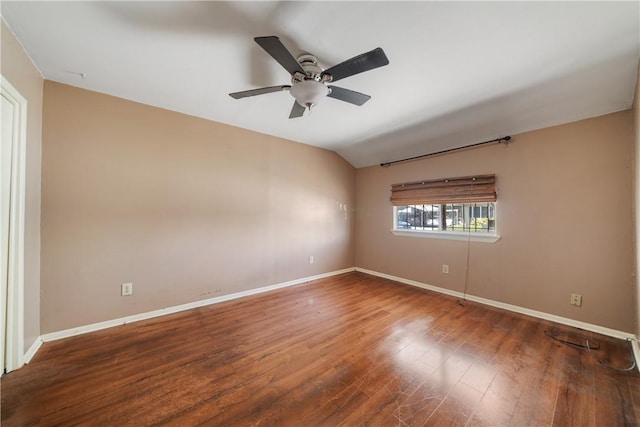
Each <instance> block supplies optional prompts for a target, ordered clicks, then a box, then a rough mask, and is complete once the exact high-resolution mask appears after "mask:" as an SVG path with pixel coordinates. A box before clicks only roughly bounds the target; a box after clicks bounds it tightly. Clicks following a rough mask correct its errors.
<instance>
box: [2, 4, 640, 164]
mask: <svg viewBox="0 0 640 427" xmlns="http://www.w3.org/2000/svg"><path fill="white" fill-rule="evenodd" d="M0 7H1V13H2V17H3V19H4V20H5V22H6V23H7V25H8V26H9V27H10V28H11V30H12V31H13V32H14V34H15V35H16V37H17V38H18V39H19V40H20V42H21V43H22V44H23V46H24V48H25V50H26V51H27V53H28V54H29V55H30V56H31V58H32V60H33V61H34V63H35V64H36V66H37V67H38V68H39V69H40V71H41V72H42V74H43V75H44V77H45V78H46V79H49V80H53V81H57V82H61V83H66V84H69V85H73V86H77V87H80V88H85V89H89V90H93V91H98V92H102V93H106V94H110V95H114V96H118V97H122V98H126V99H130V100H133V101H137V102H141V103H144V104H149V105H153V106H157V107H161V108H165V109H169V110H173V111H178V112H182V113H186V114H190V115H193V116H198V117H202V118H206V119H210V120H214V121H218V122H222V123H227V124H230V125H234V126H239V127H242V128H246V129H250V130H253V131H257V132H262V133H265V134H269V135H275V136H279V137H283V138H287V139H290V140H293V141H298V142H302V143H305V144H310V145H314V146H318V147H323V148H327V149H331V150H335V151H336V152H338V153H339V154H340V155H342V156H343V157H344V158H345V159H347V160H348V161H349V162H350V163H351V164H353V165H354V166H356V167H361V166H367V165H372V164H377V163H380V162H386V161H391V160H396V159H400V158H403V157H409V156H415V155H420V154H426V153H430V152H435V151H439V150H443V149H448V148H454V147H460V146H464V145H468V144H472V143H476V142H480V141H483V140H487V139H492V138H497V137H501V136H504V135H508V134H515V133H520V132H524V131H529V130H533V129H539V128H543V127H548V126H552V125H556V124H562V123H567V122H571V121H575V120H579V119H583V118H588V117H594V116H598V115H602V114H606V113H610V112H615V111H620V110H624V109H627V108H630V107H631V105H632V102H633V93H634V88H635V84H636V80H637V70H638V60H639V51H640V35H639V33H640V26H639V16H640V10H639V3H638V2H633V1H631V2H609V1H606V2H398V1H387V2H362V1H354V2H331V1H329V2H325V1H322V2H302V1H299V2H293V1H266V2H245V1H238V2H204V1H198V2H188V1H174V2H170V1H162V2H151V1H140V2H123V1H120V2H95V1H87V2H83V1H74V2H12V1H6V0H3V1H2V2H1V6H0ZM267 35H277V36H279V37H280V40H281V41H282V43H283V44H284V45H285V46H286V47H287V48H288V49H289V50H290V51H291V53H292V54H293V55H294V56H296V57H297V56H298V55H300V54H303V53H311V54H313V55H315V56H316V57H317V58H318V61H319V65H320V66H321V67H322V68H328V67H330V66H332V65H335V64H337V63H339V62H342V61H343V60H345V59H348V58H351V57H353V56H355V55H358V54H360V53H363V52H366V51H370V50H372V49H374V48H376V47H382V48H383V49H384V51H385V52H386V55H387V57H388V58H389V61H390V64H389V65H387V66H385V67H381V68H378V69H375V70H372V71H368V72H365V73H362V74H358V75H355V76H352V77H349V78H346V79H344V80H342V81H340V86H342V87H345V88H348V89H352V90H355V91H358V92H362V93H365V94H368V95H371V97H372V98H371V100H370V101H368V102H367V103H366V104H364V105H363V106H361V107H358V106H354V105H352V104H349V103H345V102H341V101H339V100H335V99H331V98H328V99H325V100H323V102H322V103H320V104H318V105H317V107H316V108H314V109H313V111H312V112H311V114H308V112H307V113H305V115H304V116H303V117H301V118H297V119H289V118H288V116H289V111H290V110H291V105H292V102H293V98H292V97H291V96H290V94H289V93H287V92H279V93H270V94H266V95H261V96H257V97H251V98H244V99H240V100H236V99H232V98H231V97H229V95H228V94H229V93H230V92H236V91H242V90H246V89H252V88H258V87H263V86H274V85H286V84H290V83H291V81H290V75H289V74H288V73H287V71H285V70H284V68H282V67H281V66H280V65H279V64H278V63H277V62H276V61H274V60H273V58H271V56H269V55H268V54H267V53H266V52H265V51H264V50H263V49H261V48H260V47H259V46H258V45H257V44H256V43H255V42H254V41H253V38H254V37H256V36H267Z"/></svg>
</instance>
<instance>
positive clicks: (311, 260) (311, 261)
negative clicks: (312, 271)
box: [309, 255, 314, 264]
mask: <svg viewBox="0 0 640 427" xmlns="http://www.w3.org/2000/svg"><path fill="white" fill-rule="evenodd" d="M313 261H314V260H313V255H311V256H310V257H309V264H313Z"/></svg>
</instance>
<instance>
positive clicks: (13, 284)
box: [0, 76, 27, 373]
mask: <svg viewBox="0 0 640 427" xmlns="http://www.w3.org/2000/svg"><path fill="white" fill-rule="evenodd" d="M0 95H1V96H0V116H1V118H2V122H1V125H2V128H0V147H1V148H0V196H1V202H2V203H1V204H0V359H1V360H0V362H1V365H0V368H1V371H0V373H4V372H10V371H12V370H14V369H18V368H20V367H21V366H22V365H23V363H24V362H23V360H24V224H25V195H26V190H25V172H26V169H25V159H26V143H27V140H26V132H27V128H26V123H27V101H26V99H24V97H22V95H20V93H19V92H18V91H17V90H16V89H15V88H14V87H13V86H12V85H11V84H10V83H9V82H8V81H7V80H6V79H5V78H4V77H2V76H0Z"/></svg>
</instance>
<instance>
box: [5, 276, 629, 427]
mask: <svg viewBox="0 0 640 427" xmlns="http://www.w3.org/2000/svg"><path fill="white" fill-rule="evenodd" d="M545 331H547V333H550V334H552V335H554V336H557V337H559V338H560V339H564V340H567V341H572V342H575V343H581V344H583V345H584V344H585V340H586V339H588V340H589V343H590V346H591V347H592V348H593V350H592V352H591V353H589V352H588V351H587V349H586V348H573V347H570V346H568V345H565V344H562V343H560V342H558V341H555V340H553V339H551V338H550V337H549V336H548V335H547V334H545ZM632 357H633V356H632V355H631V350H630V347H629V346H628V344H627V343H626V342H624V341H621V340H616V339H613V338H609V337H604V336H600V335H597V334H594V333H591V332H585V331H581V330H577V329H572V328H568V327H564V326H560V325H557V324H553V323H551V322H547V321H541V320H537V319H533V318H530V317H526V316H522V315H518V314H514V313H511V312H507V311H502V310H499V309H495V308H491V307H487V306H482V305H480V304H475V303H471V302H465V303H464V305H463V306H461V305H459V304H458V303H457V301H456V299H455V298H452V297H448V296H444V295H440V294H436V293H433V292H429V291H425V290H422V289H419V288H414V287H410V286H406V285H403V284H399V283H395V282H392V281H389V280H385V279H380V278H377V277H373V276H368V275H365V274H362V273H348V274H344V275H341V276H336V277H332V278H328V279H324V280H318V281H314V282H310V283H307V284H304V285H299V286H295V287H291V288H286V289H281V290H278V291H273V292H270V293H268V294H262V295H257V296H252V297H247V298H244V299H241V300H236V301H230V302H226V303H222V304H217V305H213V306H208V307H203V308H198V309H194V310H190V311H188V312H182V313H178V314H174V315H169V316H165V317H162V318H156V319H151V320H147V321H142V322H137V323H132V324H128V325H124V326H120V327H116V328H111V329H107V330H103V331H99V332H94V333H90V334H86V335H82V336H78V337H73V338H68V339H64V340H59V341H54V342H48V343H45V344H44V345H43V346H42V348H41V349H40V351H39V352H38V354H37V355H36V356H35V358H34V359H33V360H32V361H31V363H30V364H29V365H26V366H25V367H24V368H22V369H20V370H18V371H16V372H13V373H10V374H8V375H5V376H4V377H3V378H2V425H3V426H5V427H7V426H28V425H43V426H50V425H65V426H66V425H95V426H122V425H133V426H148V425H179V426H192V425H211V426H226V425H229V426H236V425H237V426H249V425H269V426H289V425H291V426H316V425H318V426H340V425H344V426H361V425H362V426H364V425H375V426H422V425H434V426H440V425H454V426H465V425H467V426H529V425H531V426H533V425H535V426H551V425H554V426H571V425H575V426H623V425H638V423H639V420H640V376H639V375H638V373H637V370H634V371H632V372H617V371H614V370H612V369H609V368H607V367H605V366H602V365H601V364H599V363H598V361H597V359H600V360H603V361H605V362H606V363H609V364H611V365H613V366H619V367H626V366H629V365H630V363H632V360H633V359H632Z"/></svg>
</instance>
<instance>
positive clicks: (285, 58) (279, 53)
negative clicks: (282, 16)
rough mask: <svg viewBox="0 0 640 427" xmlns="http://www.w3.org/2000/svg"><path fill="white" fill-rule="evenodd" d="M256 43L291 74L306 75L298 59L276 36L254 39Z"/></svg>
mask: <svg viewBox="0 0 640 427" xmlns="http://www.w3.org/2000/svg"><path fill="white" fill-rule="evenodd" d="M254 40H255V41H256V43H258V44H259V45H260V47H261V48H263V49H264V50H266V51H267V53H268V54H269V55H271V56H272V57H273V59H275V60H276V61H278V63H279V64H280V65H282V66H283V67H284V69H285V70H287V71H288V72H289V74H291V75H293V74H295V73H296V72H300V73H302V74H305V72H304V68H302V65H300V64H299V63H298V61H297V60H296V58H294V57H293V55H292V54H291V52H289V50H288V49H287V48H286V47H284V45H283V44H282V42H281V41H280V39H279V38H278V37H276V36H266V37H256V38H254Z"/></svg>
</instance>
